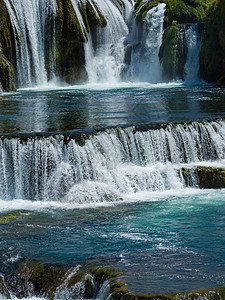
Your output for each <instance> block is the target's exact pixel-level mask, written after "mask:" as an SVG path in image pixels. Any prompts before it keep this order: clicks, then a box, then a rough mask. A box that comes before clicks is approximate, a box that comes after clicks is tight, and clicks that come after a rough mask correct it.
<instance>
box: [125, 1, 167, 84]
mask: <svg viewBox="0 0 225 300" xmlns="http://www.w3.org/2000/svg"><path fill="white" fill-rule="evenodd" d="M165 9H166V4H164V3H161V4H159V5H158V6H156V7H153V8H152V9H150V10H149V11H148V13H147V15H146V17H145V21H144V26H143V32H142V33H141V37H139V36H138V34H137V32H138V30H137V29H136V30H135V29H134V28H132V34H133V36H132V34H131V36H129V43H131V44H132V45H133V47H132V52H131V64H130V68H129V72H130V78H131V79H132V80H136V81H147V82H150V83H157V82H161V81H162V69H161V65H160V62H159V57H158V53H159V48H160V46H161V43H162V36H163V21H164V12H165ZM134 26H137V25H136V23H133V26H132V27H134Z"/></svg>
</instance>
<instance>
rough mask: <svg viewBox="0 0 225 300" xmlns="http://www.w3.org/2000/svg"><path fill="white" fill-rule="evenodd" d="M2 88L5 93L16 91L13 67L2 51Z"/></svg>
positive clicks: (0, 82) (0, 70)
mask: <svg viewBox="0 0 225 300" xmlns="http://www.w3.org/2000/svg"><path fill="white" fill-rule="evenodd" d="M0 87H1V88H2V90H3V91H5V92H9V91H14V90H15V86H14V83H13V67H12V64H11V63H10V62H9V61H8V59H7V58H6V57H5V55H4V54H3V52H2V51H1V50H0Z"/></svg>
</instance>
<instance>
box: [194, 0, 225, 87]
mask: <svg viewBox="0 0 225 300" xmlns="http://www.w3.org/2000/svg"><path fill="white" fill-rule="evenodd" d="M224 28H225V2H224V1H223V0H217V1H215V2H214V4H213V6H212V8H211V9H210V12H209V16H208V18H207V21H206V24H205V27H204V30H203V34H202V36H203V37H202V48H201V52H200V72H201V75H202V77H203V79H204V80H205V81H207V82H212V83H216V84H218V85H223V86H225V30H224Z"/></svg>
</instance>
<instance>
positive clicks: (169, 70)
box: [159, 21, 187, 80]
mask: <svg viewBox="0 0 225 300" xmlns="http://www.w3.org/2000/svg"><path fill="white" fill-rule="evenodd" d="M185 28H186V26H185V25H177V22H176V21H173V23H172V26H169V27H167V28H166V29H165V31H164V34H163V41H162V45H161V47H160V50H159V60H160V63H161V64H162V66H163V70H164V79H165V80H172V79H176V77H178V78H181V79H183V78H184V65H185V62H186V58H187V47H186V39H185V34H184V31H185Z"/></svg>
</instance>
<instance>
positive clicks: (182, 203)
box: [0, 189, 225, 293]
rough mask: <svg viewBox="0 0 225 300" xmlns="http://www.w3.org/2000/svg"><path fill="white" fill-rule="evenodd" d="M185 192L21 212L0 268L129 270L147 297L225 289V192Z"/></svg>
mask: <svg viewBox="0 0 225 300" xmlns="http://www.w3.org/2000/svg"><path fill="white" fill-rule="evenodd" d="M183 193H184V195H177V196H163V195H160V194H158V195H157V196H158V197H155V199H154V196H153V195H149V196H147V195H145V200H144V201H143V200H142V201H140V202H139V201H138V199H137V202H136V203H130V204H119V205H111V206H108V205H107V206H106V207H104V206H102V207H98V208H86V209H73V210H62V209H38V210H34V211H30V212H23V213H22V215H21V216H19V217H17V218H15V219H14V220H11V221H10V222H9V223H8V224H6V223H5V224H1V252H0V253H1V262H2V263H3V264H4V266H5V267H6V266H8V267H9V266H10V265H11V266H12V263H13V262H14V260H15V261H17V262H20V261H24V260H26V259H28V260H29V259H31V258H32V259H34V260H41V261H44V262H46V263H49V262H51V263H59V262H60V263H68V264H77V263H79V262H83V261H86V262H87V261H88V262H90V261H91V262H100V263H102V264H103V265H109V266H113V267H117V268H120V269H122V270H124V271H125V279H124V280H125V281H126V282H128V284H129V288H130V289H131V290H134V291H136V292H145V293H147V292H148V293H149V292H150V293H157V292H165V293H169V292H176V291H181V290H190V289H197V288H201V287H214V286H216V285H222V284H224V280H225V272H224V264H225V255H224V253H225V243H224V240H225V233H224V226H225V218H224V215H225V208H224V207H225V206H224V201H225V200H224V199H225V190H220V191H215V190H212V191H210V190H206V191H196V190H191V189H189V190H186V191H184V192H183ZM185 194H186V195H185ZM155 196H156V195H155Z"/></svg>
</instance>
